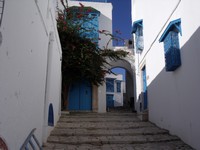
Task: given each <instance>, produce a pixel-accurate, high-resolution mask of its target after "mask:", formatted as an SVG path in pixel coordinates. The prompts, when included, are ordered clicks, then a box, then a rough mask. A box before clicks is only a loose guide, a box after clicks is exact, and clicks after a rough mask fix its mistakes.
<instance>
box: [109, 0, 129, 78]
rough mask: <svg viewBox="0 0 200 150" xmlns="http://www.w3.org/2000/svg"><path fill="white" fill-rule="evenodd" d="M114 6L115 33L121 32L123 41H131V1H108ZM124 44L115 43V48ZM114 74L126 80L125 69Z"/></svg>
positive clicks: (120, 69)
mask: <svg viewBox="0 0 200 150" xmlns="http://www.w3.org/2000/svg"><path fill="white" fill-rule="evenodd" d="M108 2H111V3H112V5H113V14H112V17H113V33H115V31H116V30H120V31H121V33H122V34H121V35H120V36H121V37H122V38H123V39H131V29H132V22H131V0H108ZM123 44H124V42H118V43H117V42H113V45H114V46H123ZM112 71H113V72H115V73H117V74H122V75H123V80H125V70H124V69H123V68H114V69H112Z"/></svg>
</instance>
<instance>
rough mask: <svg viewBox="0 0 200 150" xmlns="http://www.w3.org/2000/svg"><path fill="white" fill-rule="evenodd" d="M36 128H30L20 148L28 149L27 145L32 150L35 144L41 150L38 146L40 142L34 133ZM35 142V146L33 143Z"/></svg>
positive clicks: (34, 149)
mask: <svg viewBox="0 0 200 150" xmlns="http://www.w3.org/2000/svg"><path fill="white" fill-rule="evenodd" d="M35 130H36V128H34V129H32V131H31V132H30V133H29V135H28V137H27V138H26V140H25V141H24V143H23V145H22V146H21V148H20V150H28V149H29V148H28V145H30V146H31V147H32V149H33V150H36V146H37V147H38V148H39V149H40V150H42V147H41V146H40V143H39V142H38V140H37V138H36V136H35V135H34V132H35ZM32 140H33V141H34V142H33V141H32ZM34 143H36V146H35V145H34Z"/></svg>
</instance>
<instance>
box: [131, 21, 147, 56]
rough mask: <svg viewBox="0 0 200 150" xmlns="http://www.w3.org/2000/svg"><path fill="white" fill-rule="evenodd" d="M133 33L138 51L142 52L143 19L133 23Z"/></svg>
mask: <svg viewBox="0 0 200 150" xmlns="http://www.w3.org/2000/svg"><path fill="white" fill-rule="evenodd" d="M132 33H135V43H136V44H135V47H136V52H137V53H139V52H142V50H143V49H144V42H143V41H144V40H143V20H137V21H135V22H134V23H133V27H132Z"/></svg>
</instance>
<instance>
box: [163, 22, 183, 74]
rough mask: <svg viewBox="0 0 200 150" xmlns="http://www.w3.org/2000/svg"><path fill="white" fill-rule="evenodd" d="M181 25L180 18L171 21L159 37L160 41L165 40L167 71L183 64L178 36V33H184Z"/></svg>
mask: <svg viewBox="0 0 200 150" xmlns="http://www.w3.org/2000/svg"><path fill="white" fill-rule="evenodd" d="M180 25H181V20H180V19H177V20H174V21H171V22H170V23H169V25H168V26H167V28H166V30H165V31H164V33H163V34H162V36H161V38H160V39H159V41H160V42H164V52H165V69H166V71H174V70H176V69H177V68H178V67H180V66H181V55H180V46H179V37H178V33H180V34H182V31H181V26H180Z"/></svg>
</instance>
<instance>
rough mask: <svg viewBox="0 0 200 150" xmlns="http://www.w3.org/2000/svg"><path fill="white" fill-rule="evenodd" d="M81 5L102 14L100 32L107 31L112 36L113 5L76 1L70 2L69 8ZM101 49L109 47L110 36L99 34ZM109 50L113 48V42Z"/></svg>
mask: <svg viewBox="0 0 200 150" xmlns="http://www.w3.org/2000/svg"><path fill="white" fill-rule="evenodd" d="M80 3H81V4H83V5H84V6H85V7H87V6H90V7H92V8H94V9H96V10H98V11H99V12H100V16H99V30H100V31H102V30H107V31H109V32H110V33H111V34H112V9H113V7H112V4H111V3H102V2H95V1H94V2H89V0H88V2H87V1H78V0H76V1H74V0H68V5H69V6H80ZM99 38H100V39H101V40H99V47H100V48H103V47H105V46H106V45H107V43H108V41H109V40H110V37H109V36H105V35H103V34H99ZM109 48H112V41H111V42H109Z"/></svg>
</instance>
